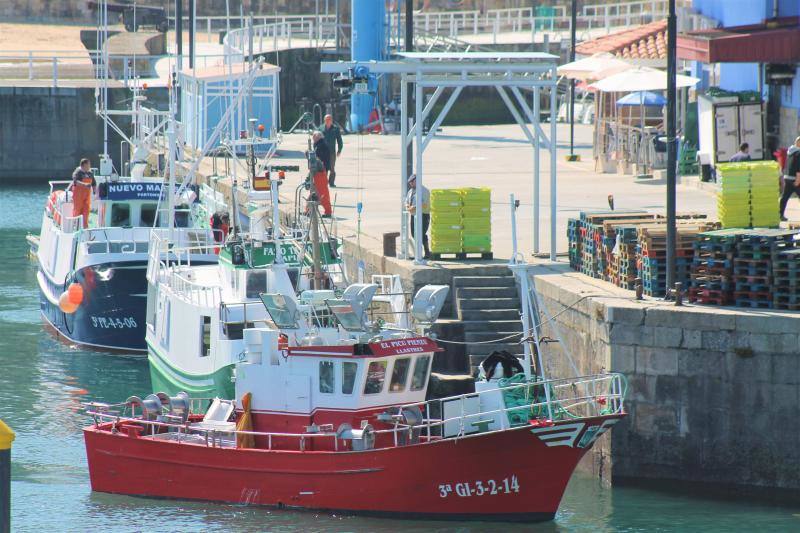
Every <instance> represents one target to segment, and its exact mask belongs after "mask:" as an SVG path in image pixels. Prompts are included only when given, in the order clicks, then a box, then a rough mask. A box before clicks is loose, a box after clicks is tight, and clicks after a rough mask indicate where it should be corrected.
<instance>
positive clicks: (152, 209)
mask: <svg viewBox="0 0 800 533" xmlns="http://www.w3.org/2000/svg"><path fill="white" fill-rule="evenodd" d="M157 210H158V204H142V207H141V213H140V215H139V219H140V221H141V224H140V225H141V226H150V227H153V226H154V225H155V223H156V214H157Z"/></svg>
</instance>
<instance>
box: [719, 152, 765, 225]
mask: <svg viewBox="0 0 800 533" xmlns="http://www.w3.org/2000/svg"><path fill="white" fill-rule="evenodd" d="M778 175H779V168H778V165H777V163H775V162H774V161H748V162H741V163H721V164H719V165H717V182H718V183H719V194H718V195H717V214H718V215H719V220H720V222H721V223H722V227H723V228H744V227H776V226H778V225H779V224H780V219H779V211H778V197H779V194H780V193H779V184H778Z"/></svg>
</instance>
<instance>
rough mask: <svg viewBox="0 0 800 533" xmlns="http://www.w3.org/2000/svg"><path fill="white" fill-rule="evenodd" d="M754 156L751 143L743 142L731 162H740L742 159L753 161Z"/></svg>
mask: <svg viewBox="0 0 800 533" xmlns="http://www.w3.org/2000/svg"><path fill="white" fill-rule="evenodd" d="M752 159H753V158H752V157H750V145H749V144H747V143H742V144H741V145H740V146H739V151H738V152H736V153H735V154H733V157H731V159H730V162H731V163H740V162H742V161H751V160H752Z"/></svg>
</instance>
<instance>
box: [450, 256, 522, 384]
mask: <svg viewBox="0 0 800 533" xmlns="http://www.w3.org/2000/svg"><path fill="white" fill-rule="evenodd" d="M453 289H454V292H455V306H456V309H455V310H456V315H457V317H458V319H459V320H461V321H462V324H463V326H464V341H465V342H466V343H467V346H466V353H467V355H468V356H469V362H470V366H471V368H472V370H473V372H474V370H475V369H476V368H477V366H478V365H479V364H480V363H481V361H483V360H484V358H486V356H487V355H489V354H490V353H492V352H493V351H495V350H507V351H509V352H511V353H513V354H521V353H522V351H523V348H522V345H520V344H516V342H517V341H518V340H519V338H518V337H517V338H513V339H509V340H507V341H501V342H498V343H490V344H480V343H481V342H483V341H490V340H493V339H498V338H500V337H506V336H508V335H511V334H513V333H518V332H520V331H522V324H521V323H520V302H519V295H518V292H517V286H516V283H515V282H514V276H513V275H512V274H511V272H510V271H509V272H508V275H491V276H453Z"/></svg>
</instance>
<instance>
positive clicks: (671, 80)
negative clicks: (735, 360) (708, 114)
mask: <svg viewBox="0 0 800 533" xmlns="http://www.w3.org/2000/svg"><path fill="white" fill-rule="evenodd" d="M677 37H678V36H677V20H676V16H675V0H669V14H668V17H667V298H670V296H671V295H670V291H671V290H672V288H673V286H674V285H675V281H676V280H675V241H676V237H677V235H676V233H677V229H676V227H675V181H676V176H675V173H676V172H675V171H676V165H677V159H678V145H677V144H676V143H677V140H676V138H675V135H676V131H675V130H676V124H675V122H676V116H675V98H676V90H675V86H676V83H677V60H678V58H677Z"/></svg>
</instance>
